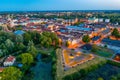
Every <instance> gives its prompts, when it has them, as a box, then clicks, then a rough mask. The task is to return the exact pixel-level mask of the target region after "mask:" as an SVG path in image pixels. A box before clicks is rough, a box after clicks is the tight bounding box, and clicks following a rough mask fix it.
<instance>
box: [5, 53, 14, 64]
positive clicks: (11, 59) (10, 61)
mask: <svg viewBox="0 0 120 80" xmlns="http://www.w3.org/2000/svg"><path fill="white" fill-rule="evenodd" d="M15 60H16V58H15V57H14V56H11V55H10V56H9V57H7V58H6V59H5V61H4V63H3V65H4V66H12V65H13V64H14V62H15Z"/></svg>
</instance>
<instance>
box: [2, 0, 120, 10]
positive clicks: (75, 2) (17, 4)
mask: <svg viewBox="0 0 120 80" xmlns="http://www.w3.org/2000/svg"><path fill="white" fill-rule="evenodd" d="M31 10H34V11H35V10H120V0H0V11H31Z"/></svg>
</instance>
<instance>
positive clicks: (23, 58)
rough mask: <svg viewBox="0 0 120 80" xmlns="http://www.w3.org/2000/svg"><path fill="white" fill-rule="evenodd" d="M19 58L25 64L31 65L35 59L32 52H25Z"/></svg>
mask: <svg viewBox="0 0 120 80" xmlns="http://www.w3.org/2000/svg"><path fill="white" fill-rule="evenodd" d="M18 60H19V61H20V62H21V63H22V64H23V65H27V66H29V65H31V64H32V63H33V61H34V59H33V56H32V55H31V54H30V53H23V54H21V55H19V56H18Z"/></svg>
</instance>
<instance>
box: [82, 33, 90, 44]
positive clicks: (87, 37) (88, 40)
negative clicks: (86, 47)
mask: <svg viewBox="0 0 120 80" xmlns="http://www.w3.org/2000/svg"><path fill="white" fill-rule="evenodd" d="M82 41H83V42H85V43H89V42H90V37H89V35H84V36H83V38H82Z"/></svg>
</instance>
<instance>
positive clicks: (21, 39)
mask: <svg viewBox="0 0 120 80" xmlns="http://www.w3.org/2000/svg"><path fill="white" fill-rule="evenodd" d="M15 42H16V43H22V42H23V36H22V35H16V39H15Z"/></svg>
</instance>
